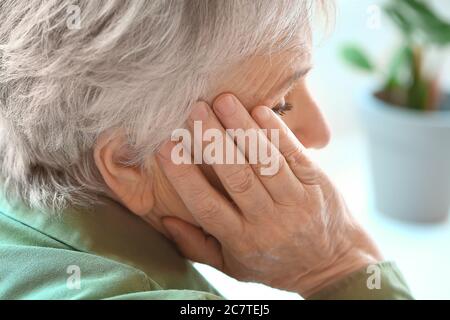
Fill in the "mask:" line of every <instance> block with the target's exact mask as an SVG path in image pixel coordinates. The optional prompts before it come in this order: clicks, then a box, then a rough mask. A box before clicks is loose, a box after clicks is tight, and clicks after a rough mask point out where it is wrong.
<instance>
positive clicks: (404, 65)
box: [385, 46, 413, 90]
mask: <svg viewBox="0 0 450 320" xmlns="http://www.w3.org/2000/svg"><path fill="white" fill-rule="evenodd" d="M412 63H413V51H412V48H411V47H409V46H403V47H401V48H400V49H399V50H398V51H397V52H396V53H395V54H394V57H393V58H392V60H391V63H390V64H389V71H388V79H387V83H386V86H385V87H386V89H387V90H391V89H394V88H395V87H398V86H405V83H404V82H405V80H404V79H402V78H401V75H402V72H403V71H404V70H405V69H411V68H412V67H411V66H412ZM402 82H403V83H402Z"/></svg>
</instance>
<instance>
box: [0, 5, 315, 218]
mask: <svg viewBox="0 0 450 320" xmlns="http://www.w3.org/2000/svg"><path fill="white" fill-rule="evenodd" d="M311 7H312V5H311V3H310V1H307V0H275V1H274V0H226V1H225V0H152V1H146V0H78V1H76V0H48V1H44V0H36V1H15V0H2V1H1V2H0V21H1V25H0V179H1V183H2V187H1V188H2V189H3V192H4V193H5V194H6V196H8V197H14V198H16V197H19V198H20V199H21V200H22V201H24V202H25V203H26V204H27V205H28V206H30V207H33V208H37V209H39V210H43V211H49V210H50V211H52V212H60V211H61V210H63V209H65V208H66V207H67V206H82V207H84V206H89V205H90V204H92V203H93V202H95V201H98V197H97V195H98V194H102V193H103V194H107V193H108V190H107V187H106V186H105V184H104V182H103V179H102V177H101V175H100V174H99V172H98V170H97V168H96V166H95V163H94V159H93V152H92V150H93V146H94V144H95V141H96V140H97V138H98V137H99V135H100V134H102V133H103V132H106V131H109V130H111V131H114V130H117V129H121V130H123V132H124V133H125V136H126V138H127V143H128V147H129V149H130V150H132V152H133V160H132V163H130V165H131V164H133V165H143V164H144V163H145V159H148V156H149V155H151V154H153V153H154V152H155V151H156V150H157V148H158V147H159V145H160V144H161V143H162V142H163V141H164V140H165V139H168V138H169V137H170V135H171V132H172V131H173V130H174V129H175V128H179V127H182V126H183V124H184V122H185V120H186V119H187V117H188V114H189V111H190V108H191V106H192V104H193V103H194V102H195V101H197V100H199V99H202V98H205V97H206V96H207V95H208V94H210V93H211V92H210V90H211V88H212V86H213V85H214V84H216V82H217V81H218V79H219V78H220V77H219V75H220V72H221V70H226V69H228V68H230V67H233V66H237V65H238V64H239V63H241V62H242V61H244V59H246V58H248V57H250V56H252V55H256V54H264V55H266V54H268V53H270V52H274V51H277V50H286V49H293V48H295V47H296V46H297V47H298V46H299V45H301V44H300V43H299V41H296V40H297V39H299V37H300V36H301V33H302V32H304V30H305V29H304V28H305V26H306V24H308V19H309V17H310V8H311ZM76 9H78V12H79V13H80V20H79V25H77V23H74V24H73V25H71V24H70V22H73V21H69V19H72V18H77V16H76V14H77V10H76ZM70 10H73V11H70ZM75 22H76V21H75Z"/></svg>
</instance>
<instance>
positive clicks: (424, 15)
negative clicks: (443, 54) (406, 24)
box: [398, 0, 450, 45]
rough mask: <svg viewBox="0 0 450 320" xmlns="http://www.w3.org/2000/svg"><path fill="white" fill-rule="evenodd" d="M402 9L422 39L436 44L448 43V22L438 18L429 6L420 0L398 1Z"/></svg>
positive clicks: (449, 40) (449, 30)
mask: <svg viewBox="0 0 450 320" xmlns="http://www.w3.org/2000/svg"><path fill="white" fill-rule="evenodd" d="M398 3H399V4H400V7H403V8H402V11H404V12H405V14H407V15H409V19H410V21H411V22H413V23H414V25H415V27H416V29H418V31H420V32H422V33H423V37H424V40H425V41H426V42H429V43H433V44H436V45H447V44H450V23H448V22H446V21H444V20H443V19H442V18H440V17H439V16H438V15H437V14H436V13H435V12H433V10H432V9H431V7H430V6H429V5H428V4H427V3H425V2H424V1H421V0H403V1H398Z"/></svg>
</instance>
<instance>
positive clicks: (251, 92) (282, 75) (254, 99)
mask: <svg viewBox="0 0 450 320" xmlns="http://www.w3.org/2000/svg"><path fill="white" fill-rule="evenodd" d="M310 66H311V49H310V45H309V44H306V45H305V46H304V47H303V46H302V47H299V48H296V49H293V50H289V51H284V52H277V53H272V54H270V55H269V54H268V55H258V56H253V57H251V58H250V59H248V60H247V61H245V62H243V63H242V64H240V65H239V66H238V67H237V68H235V69H234V70H232V71H231V72H230V73H228V74H225V75H224V76H225V78H224V80H223V81H222V89H219V92H217V93H218V94H220V93H223V92H230V93H233V94H235V95H236V96H237V97H238V98H239V99H240V100H241V101H242V103H243V104H244V105H245V106H246V107H247V108H248V109H252V108H253V107H255V106H258V105H268V106H270V105H271V103H272V102H273V101H275V100H276V99H279V98H281V95H282V94H283V92H282V91H283V90H284V89H286V90H287V89H288V85H289V82H290V80H295V76H296V75H297V76H299V75H300V76H301V74H302V73H303V72H305V71H306V70H308V69H309V68H310Z"/></svg>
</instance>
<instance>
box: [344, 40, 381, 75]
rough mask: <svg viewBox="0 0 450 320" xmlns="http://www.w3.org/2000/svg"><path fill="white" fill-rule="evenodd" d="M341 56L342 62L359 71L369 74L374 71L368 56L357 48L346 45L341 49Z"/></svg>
mask: <svg viewBox="0 0 450 320" xmlns="http://www.w3.org/2000/svg"><path fill="white" fill-rule="evenodd" d="M341 56H342V58H343V59H344V61H346V62H347V63H349V64H350V65H352V66H354V67H356V68H358V69H360V70H363V71H369V72H370V71H374V70H375V67H374V65H373V63H372V62H371V61H370V58H369V57H368V55H367V54H366V53H365V52H364V51H363V50H362V49H361V48H359V47H356V46H354V45H347V46H345V47H343V48H342V51H341Z"/></svg>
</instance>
